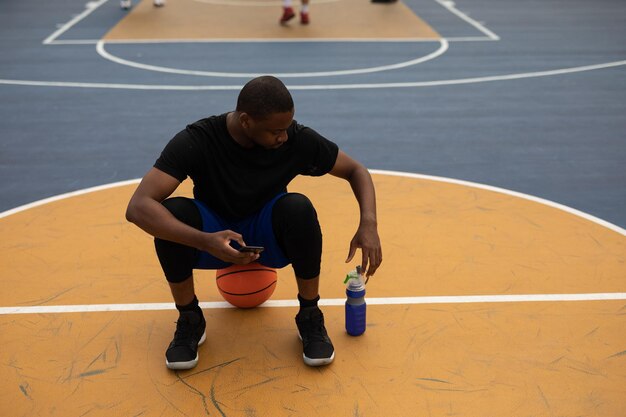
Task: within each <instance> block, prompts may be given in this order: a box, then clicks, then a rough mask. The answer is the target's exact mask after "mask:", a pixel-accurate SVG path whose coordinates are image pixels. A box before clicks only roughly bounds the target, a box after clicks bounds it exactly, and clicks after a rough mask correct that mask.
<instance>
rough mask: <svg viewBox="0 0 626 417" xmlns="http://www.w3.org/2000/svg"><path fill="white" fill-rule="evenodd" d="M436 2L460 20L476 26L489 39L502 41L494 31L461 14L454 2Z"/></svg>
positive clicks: (440, 0) (439, 0)
mask: <svg viewBox="0 0 626 417" xmlns="http://www.w3.org/2000/svg"><path fill="white" fill-rule="evenodd" d="M435 1H436V2H437V3H439V4H440V5H442V6H443V7H444V8H446V9H447V10H448V11H449V12H450V13H453V14H455V15H456V16H458V17H459V18H461V19H462V20H464V21H465V22H467V23H469V24H470V25H472V26H474V27H475V28H476V29H478V30H479V31H481V32H482V33H484V34H485V35H487V37H489V39H491V40H494V41H498V40H500V37H499V36H498V35H496V34H495V33H493V32H492V31H490V30H489V29H487V28H486V27H485V26H484V25H482V24H480V23H479V22H477V21H476V20H474V19H472V18H471V17H469V16H468V15H466V14H465V13H463V12H461V11H460V10H459V9H457V8H456V7H455V5H454V2H453V1H450V0H435Z"/></svg>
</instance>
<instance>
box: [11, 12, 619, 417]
mask: <svg viewBox="0 0 626 417" xmlns="http://www.w3.org/2000/svg"><path fill="white" fill-rule="evenodd" d="M297 6H298V5H297V4H296V7H297ZM0 10H2V13H0V35H1V36H0V51H2V54H1V55H0V115H1V116H2V117H1V118H0V119H1V120H0V138H1V141H0V144H1V147H0V177H1V178H2V180H1V181H0V190H1V191H2V199H0V210H2V212H0V230H1V231H2V233H3V239H2V241H1V242H0V283H1V284H2V288H3V290H2V291H1V292H0V327H1V329H2V330H1V331H0V346H2V349H0V378H2V381H3V382H2V384H3V385H2V387H3V389H2V390H1V391H0V415H2V416H112V415H120V416H178V415H181V416H185V415H188V416H198V415H209V416H246V417H248V416H317V415H323V416H427V415H428V416H448V415H457V416H469V417H474V416H489V417H492V416H507V417H531V416H533V417H536V416H559V417H563V416H571V417H574V416H598V417H600V416H601V417H621V416H624V415H626V400H625V398H626V230H625V229H624V228H625V227H626V169H624V166H625V164H626V142H625V138H626V117H624V115H625V114H626V100H625V98H626V81H625V80H626V77H624V75H625V74H626V73H625V70H624V68H625V66H626V43H624V39H626V24H624V23H625V22H626V20H625V19H626V3H624V2H623V1H618V0H600V1H594V2H590V1H584V0H570V1H564V0H563V1H558V0H546V1H541V2H521V1H513V0H504V1H503V0H499V1H495V0H493V1H492V0H462V1H457V2H451V1H444V0H407V1H399V2H397V3H392V4H374V3H369V2H367V1H357V0H334V1H333V0H320V1H317V2H316V1H314V0H312V1H311V24H310V25H308V26H302V25H300V24H299V23H298V22H297V20H296V21H294V22H293V23H290V24H289V25H288V26H284V27H283V26H280V25H278V22H277V21H278V18H279V16H280V2H274V1H264V0H169V1H168V2H167V4H166V6H165V7H163V8H158V9H157V8H154V7H152V4H151V1H149V0H143V1H141V2H139V1H134V7H133V8H132V9H131V10H130V11H122V10H120V8H119V4H118V2H115V1H107V0H98V1H92V2H89V3H86V4H85V2H84V0H81V1H79V0H54V1H50V2H46V3H43V4H42V3H41V2H39V1H36V0H24V1H20V2H4V3H3V4H2V5H1V6H0ZM263 73H271V74H275V75H278V76H280V77H281V78H282V79H283V80H284V81H285V83H286V84H287V86H288V87H289V88H290V89H291V91H292V93H293V95H294V100H295V103H296V119H297V120H298V121H299V122H300V123H303V124H306V125H309V126H311V127H313V128H315V129H316V130H318V131H319V132H320V133H322V134H323V135H325V136H327V137H328V138H330V139H332V140H334V141H335V142H337V143H338V145H339V146H340V147H341V148H342V149H343V150H345V151H346V152H347V153H348V154H350V155H352V156H354V157H355V158H356V159H358V160H360V161H362V162H363V163H364V164H365V165H366V166H367V167H368V168H370V169H371V172H372V175H373V178H374V182H375V185H376V191H377V197H378V215H379V232H380V235H381V240H382V245H383V252H384V262H383V264H382V266H381V267H380V269H379V271H378V272H377V273H376V275H375V276H374V277H372V278H371V279H370V281H369V284H368V287H367V301H368V324H367V330H366V332H365V334H364V335H362V336H359V337H351V336H349V335H347V334H346V332H345V329H344V322H343V318H344V314H343V302H344V300H345V291H344V290H345V287H344V285H343V279H344V277H345V274H346V273H347V272H348V271H349V270H350V269H353V268H354V266H355V265H356V264H346V263H345V262H344V261H345V258H346V255H347V252H348V245H349V242H350V239H351V238H352V235H353V233H354V231H355V230H356V226H357V223H358V210H357V206H356V202H355V201H354V198H353V197H352V195H351V191H350V188H349V186H348V184H347V183H345V182H343V181H341V180H338V179H336V178H333V177H329V176H325V177H322V178H297V179H296V180H294V182H293V184H292V185H291V186H290V191H298V192H302V193H305V194H307V195H308V196H309V197H310V198H311V200H312V201H313V202H314V204H315V205H316V207H317V210H318V215H319V219H320V223H321V225H322V229H323V232H324V239H325V240H324V250H323V262H322V274H321V276H322V283H321V296H322V301H321V303H322V309H323V311H324V313H325V317H326V327H327V329H328V331H329V334H330V336H331V338H332V340H333V342H334V344H335V348H336V358H335V361H334V363H333V364H331V365H330V366H327V367H323V368H310V367H307V366H306V365H304V363H303V362H302V358H301V344H300V341H299V339H298V337H297V331H296V327H295V322H294V316H295V313H296V311H297V301H296V300H295V296H296V286H295V282H294V281H295V280H294V275H293V272H292V270H291V269H290V268H289V267H288V268H284V269H281V270H279V271H278V277H279V279H278V284H277V288H276V291H275V292H274V294H273V296H272V298H271V299H270V300H268V301H267V302H266V303H265V304H263V306H261V307H259V308H255V309H248V310H243V309H236V308H232V307H231V306H229V305H228V304H227V303H226V302H225V301H224V300H223V299H222V298H221V296H220V295H219V293H218V290H217V288H216V285H215V273H214V272H213V271H199V272H198V273H197V275H196V289H197V292H198V296H199V299H200V301H201V306H202V307H203V309H204V313H205V317H206V319H207V341H206V342H205V343H204V344H203V345H202V346H201V348H200V351H199V352H200V361H199V364H198V366H197V367H196V368H195V369H193V370H190V371H179V372H173V371H170V370H168V369H166V367H165V364H164V362H165V361H164V351H165V348H166V347H167V345H168V343H169V341H170V340H171V337H172V335H173V330H174V326H175V320H176V318H177V313H176V311H175V309H174V306H173V304H172V302H171V298H170V296H169V292H168V289H167V285H166V284H165V281H164V278H163V277H162V273H161V271H160V267H159V264H158V261H157V259H156V257H155V255H154V250H153V246H152V241H151V239H150V237H149V236H148V235H146V234H145V233H143V232H142V231H141V230H139V229H137V228H136V227H135V226H134V225H132V224H129V223H127V222H126V221H125V219H124V211H125V208H126V204H127V202H128V200H129V198H130V196H131V194H132V192H133V191H134V189H135V187H136V186H137V183H138V178H140V177H141V176H142V175H143V174H144V173H145V172H146V171H147V170H148V169H149V168H150V167H151V165H152V163H153V162H154V160H155V159H156V157H158V154H159V152H160V150H161V149H162V147H163V146H164V145H165V143H167V141H168V140H169V139H170V138H171V137H172V136H173V135H174V134H176V133H177V132H178V131H179V130H181V129H182V128H184V126H185V125H186V124H187V123H190V122H193V121H195V120H197V119H199V118H201V117H205V116H206V115H210V114H217V113H222V112H226V111H229V110H232V108H233V107H234V103H235V99H236V96H237V93H238V90H239V89H240V88H241V86H242V85H243V84H244V83H245V82H246V81H247V80H248V79H249V78H252V77H254V76H256V75H260V74H263ZM188 182H189V181H186V182H185V183H183V186H182V187H181V189H180V190H178V194H180V195H190V194H191V184H189V183H188Z"/></svg>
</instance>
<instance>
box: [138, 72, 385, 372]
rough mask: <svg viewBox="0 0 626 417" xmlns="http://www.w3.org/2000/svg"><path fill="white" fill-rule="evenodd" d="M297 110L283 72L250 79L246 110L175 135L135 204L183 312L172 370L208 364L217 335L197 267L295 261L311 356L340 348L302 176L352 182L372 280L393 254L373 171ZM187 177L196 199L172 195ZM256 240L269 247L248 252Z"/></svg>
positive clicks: (312, 359)
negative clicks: (197, 283) (323, 298)
mask: <svg viewBox="0 0 626 417" xmlns="http://www.w3.org/2000/svg"><path fill="white" fill-rule="evenodd" d="M294 110H295V109H294V104H293V100H292V97H291V94H290V93H289V91H288V90H287V88H286V87H285V85H284V84H283V83H282V82H281V81H280V80H279V79H277V78H274V77H271V76H263V77H258V78H255V79H253V80H251V81H249V82H248V83H247V84H246V85H245V86H244V87H243V89H242V90H241V92H240V93H239V97H238V99H237V108H236V110H235V111H234V112H229V113H225V114H222V115H218V116H212V117H209V118H206V119H202V120H199V121H197V122H195V123H193V124H190V125H189V126H187V128H185V129H184V130H183V131H181V132H180V133H178V134H177V135H176V136H174V138H173V139H172V140H171V141H170V142H169V143H168V144H167V146H166V147H165V149H164V150H163V152H162V153H161V156H160V157H159V158H158V159H157V161H156V163H155V164H154V167H153V168H152V169H151V170H150V171H148V173H147V174H146V175H145V176H144V177H143V179H142V181H141V183H140V184H139V186H138V187H137V190H136V191H135V193H134V194H133V196H132V198H131V200H130V202H129V204H128V208H127V211H126V218H127V219H128V220H129V221H131V222H133V223H135V224H136V225H137V226H139V227H140V228H141V229H143V230H144V231H146V232H147V233H149V234H151V235H153V236H154V237H155V247H156V252H157V256H158V258H159V262H160V263H161V267H162V268H163V271H164V274H165V277H166V279H167V281H168V283H169V286H170V290H171V292H172V296H173V299H174V302H175V303H176V308H177V309H178V310H179V314H180V315H179V319H178V321H177V324H176V332H175V334H174V339H173V340H172V342H171V343H170V345H169V347H168V349H167V351H166V353H165V356H166V365H167V367H168V368H170V369H190V368H193V367H194V366H196V364H197V363H198V345H199V344H201V343H202V342H204V339H205V337H206V336H205V327H206V323H205V320H204V316H203V314H202V310H201V309H200V307H199V305H198V299H197V297H196V295H195V291H194V280H193V269H220V268H224V267H226V266H228V265H230V264H233V263H234V264H248V263H250V262H253V261H258V262H260V263H261V264H263V265H266V266H268V267H272V268H282V267H284V266H286V265H288V264H292V266H293V269H294V272H295V275H296V279H297V284H298V300H299V302H300V310H299V312H298V314H297V315H296V325H297V327H298V331H299V334H300V336H301V338H302V344H303V357H304V362H305V363H306V364H307V365H310V366H320V365H326V364H329V363H331V362H332V361H333V359H334V356H335V352H334V347H333V345H332V342H331V341H330V339H329V337H328V334H327V332H326V328H325V327H324V316H323V314H322V312H321V311H320V309H319V308H318V306H317V303H318V301H319V293H318V290H319V275H320V264H321V256H322V233H321V230H320V225H319V222H318V220H317V214H316V211H315V208H314V207H313V205H312V204H311V201H310V200H309V199H308V198H307V197H305V196H304V195H302V194H297V193H287V185H288V184H289V182H290V181H291V180H292V179H293V178H295V177H296V176H297V175H309V176H321V175H324V174H327V173H330V174H331V175H334V176H337V177H340V178H343V179H345V180H347V181H348V182H349V183H350V186H351V187H352V190H353V192H354V195H355V197H356V199H357V201H358V203H359V207H360V222H359V227H358V229H357V231H356V234H355V235H354V237H353V239H352V241H351V242H350V249H349V253H348V259H347V260H346V262H349V261H350V260H351V259H352V257H353V256H354V255H355V253H356V249H357V248H361V252H362V260H361V265H363V268H364V271H367V272H366V275H367V276H371V275H373V274H374V272H375V271H376V269H377V268H378V267H379V265H380V263H381V262H382V250H381V246H380V240H379V237H378V231H377V224H376V199H375V192H374V185H373V183H372V178H371V176H370V174H369V172H368V171H367V169H365V167H364V166H363V165H361V164H360V163H358V162H356V161H355V160H353V159H352V158H350V157H349V156H348V155H346V154H345V153H343V152H342V151H340V150H339V149H338V147H337V145H336V144H335V143H333V142H331V141H329V140H327V139H325V138H324V137H322V136H321V135H319V134H318V133H317V132H315V131H314V130H313V129H310V128H308V127H305V126H302V125H299V124H298V123H296V122H295V121H294V119H293V116H294ZM187 177H190V178H191V179H192V181H193V184H194V189H193V193H194V198H193V199H189V198H183V197H175V198H168V197H169V196H170V195H171V194H172V193H173V192H174V190H176V188H177V187H178V186H179V185H180V183H181V182H182V181H184V180H185V179H186V178H187ZM246 243H248V244H250V245H255V246H263V247H264V248H265V250H264V251H263V252H262V253H260V254H257V253H253V252H249V253H246V252H241V251H239V250H237V248H239V247H240V246H244V245H245V244H246Z"/></svg>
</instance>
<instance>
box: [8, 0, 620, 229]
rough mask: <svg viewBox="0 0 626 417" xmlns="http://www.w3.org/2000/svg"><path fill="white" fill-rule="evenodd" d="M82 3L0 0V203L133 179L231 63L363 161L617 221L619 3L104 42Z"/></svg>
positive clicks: (476, 5)
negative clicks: (239, 36)
mask: <svg viewBox="0 0 626 417" xmlns="http://www.w3.org/2000/svg"><path fill="white" fill-rule="evenodd" d="M85 3H86V2H85V1H84V0H81V1H77V0H55V1H50V2H43V3H42V2H41V1H37V0H24V1H19V2H17V1H13V2H4V3H3V4H2V5H1V6H0V9H1V13H0V114H1V116H2V117H0V138H1V140H0V178H2V180H1V181H0V192H1V195H2V199H1V200H0V211H5V210H8V209H11V208H14V207H17V206H20V205H23V204H27V203H30V202H33V201H36V200H39V199H43V198H46V197H50V196H54V195H58V194H62V193H66V192H70V191H75V190H80V189H83V188H87V187H91V186H96V185H101V184H107V183H111V182H116V181H122V180H127V179H132V178H138V177H141V176H142V175H143V174H144V173H145V171H146V170H147V169H148V168H149V167H150V166H151V164H152V163H153V162H154V160H155V159H156V157H157V156H158V153H159V152H160V150H161V149H162V147H163V146H164V144H165V143H166V142H167V141H168V140H169V139H170V138H171V137H172V136H173V135H174V134H175V133H176V132H178V131H179V130H181V129H182V128H183V127H184V126H185V125H186V124H187V123H189V122H192V121H195V120H197V119H199V118H202V117H204V116H206V115H209V114H214V113H221V112H225V111H228V110H231V109H233V107H234V105H235V99H236V94H237V91H238V89H239V88H240V87H241V86H242V85H243V84H244V83H245V81H246V80H247V79H248V78H250V76H244V75H237V74H250V75H253V74H257V73H275V74H286V77H284V80H285V82H286V83H287V85H288V86H289V87H290V88H291V89H292V91H293V95H294V98H295V101H296V119H297V120H298V121H299V122H301V123H303V124H306V125H310V126H312V127H314V128H315V129H317V130H318V131H319V132H321V133H322V134H324V135H325V136H327V137H329V138H331V139H333V140H334V141H336V142H337V143H338V144H339V145H340V146H341V147H342V148H343V149H344V150H345V151H346V152H348V153H349V154H351V155H353V156H354V157H356V158H357V159H359V160H360V161H362V162H363V163H364V164H365V165H366V166H368V167H369V168H372V169H385V170H395V171H404V172H412V173H421V174H429V175H436V176H442V177H448V178H455V179H461V180H467V181H473V182H478V183H482V184H488V185H492V186H497V187H502V188H506V189H510V190H514V191H519V192H522V193H526V194H530V195H534V196H537V197H541V198H545V199H548V200H552V201H555V202H558V203H561V204H564V205H567V206H570V207H573V208H575V209H578V210H581V211H583V212H586V213H589V214H591V215H593V216H596V217H599V218H601V219H604V220H606V221H609V222H612V223H614V224H616V225H618V226H620V227H626V169H625V168H624V167H625V166H626V117H625V116H624V115H626V76H625V75H626V43H625V42H624V39H626V2H624V1H621V0H598V1H586V0H561V1H552V0H546V1H514V0H497V1H496V0H460V1H457V2H455V3H454V5H452V3H451V2H437V1H434V0H408V1H406V2H405V4H407V5H408V6H409V7H410V8H411V9H412V10H413V11H414V12H415V13H416V14H417V15H419V16H420V17H421V18H422V19H423V20H425V21H426V22H427V23H428V24H430V25H431V26H432V27H433V28H434V29H435V30H436V31H437V32H438V33H439V34H440V35H441V36H442V37H443V39H442V40H441V41H428V42H425V41H415V42H399V41H384V42H376V41H368V42H346V41H341V42H328V41H323V42H322V41H316V40H310V39H309V40H301V41H295V42H279V41H262V42H220V41H219V40H211V42H194V43H190V42H180V43H176V42H174V43H158V42H157V43H133V42H126V43H115V44H111V43H100V44H98V41H99V40H101V39H102V37H103V36H105V34H106V33H107V32H108V31H109V30H110V29H111V28H112V27H114V26H115V24H116V23H117V22H119V21H120V19H122V18H123V17H124V16H125V13H126V12H123V11H122V10H120V9H119V4H118V2H116V1H100V2H92V3H90V6H89V8H86V6H85ZM168 7H175V2H174V1H172V2H171V4H169V5H168ZM278 10H279V9H278V7H277V13H278ZM86 12H89V13H86ZM81 13H86V16H85V17H84V18H82V19H80V20H79V21H77V22H76V23H75V24H72V25H71V26H68V25H66V24H67V23H68V22H70V21H71V20H72V19H73V18H74V16H77V15H79V14H81ZM312 15H313V16H315V3H313V5H312ZM277 16H278V14H277ZM267 24H268V25H275V24H276V22H274V21H271V22H267ZM312 24H315V22H314V21H313V23H312ZM63 25H66V26H65V28H66V30H64V31H63V32H62V33H59V34H58V36H53V35H54V34H55V32H57V31H58V29H59V28H63V27H64V26H63ZM372 36H373V37H376V34H372ZM155 37H158V35H155ZM44 41H48V42H46V43H44ZM103 51H105V52H106V54H103ZM107 54H108V55H109V56H107ZM111 56H113V57H115V58H116V59H117V61H116V60H112V59H111ZM129 62H130V63H132V64H133V66H130V65H129V64H128V63H129ZM337 72H339V73H337ZM218 73H219V74H218ZM305 73H306V74H305Z"/></svg>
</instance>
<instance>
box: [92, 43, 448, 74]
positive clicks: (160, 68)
mask: <svg viewBox="0 0 626 417" xmlns="http://www.w3.org/2000/svg"><path fill="white" fill-rule="evenodd" d="M104 45H105V42H104V41H103V40H101V41H99V42H98V43H97V44H96V51H97V52H98V54H99V55H100V56H101V57H102V58H104V59H107V60H109V61H112V62H115V63H116V64H120V65H125V66H129V67H133V68H138V69H141V70H146V71H156V72H165V73H168V74H181V75H196V76H202V77H224V78H253V77H258V76H261V75H264V74H266V73H250V72H218V71H194V70H184V69H180V68H170V67H163V66H158V65H147V64H141V63H139V62H135V61H130V60H127V59H123V58H119V57H117V56H115V55H112V54H110V53H109V52H108V51H107V50H106V49H104ZM448 46H449V45H448V41H446V40H445V39H439V49H437V50H436V51H434V52H431V53H430V54H428V55H425V56H422V57H419V58H415V59H412V60H410V61H405V62H399V63H397V64H390V65H382V66H378V67H370V68H360V69H349V70H338V71H319V72H285V73H273V74H272V75H274V76H276V77H279V78H290V77H291V78H292V77H298V78H301V77H331V76H338V75H358V74H371V73H374V72H382V71H389V70H394V69H399V68H406V67H410V66H413V65H417V64H422V63H424V62H427V61H430V60H432V59H435V58H437V57H439V56H441V55H443V54H444V53H445V52H446V51H447V50H448Z"/></svg>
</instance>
